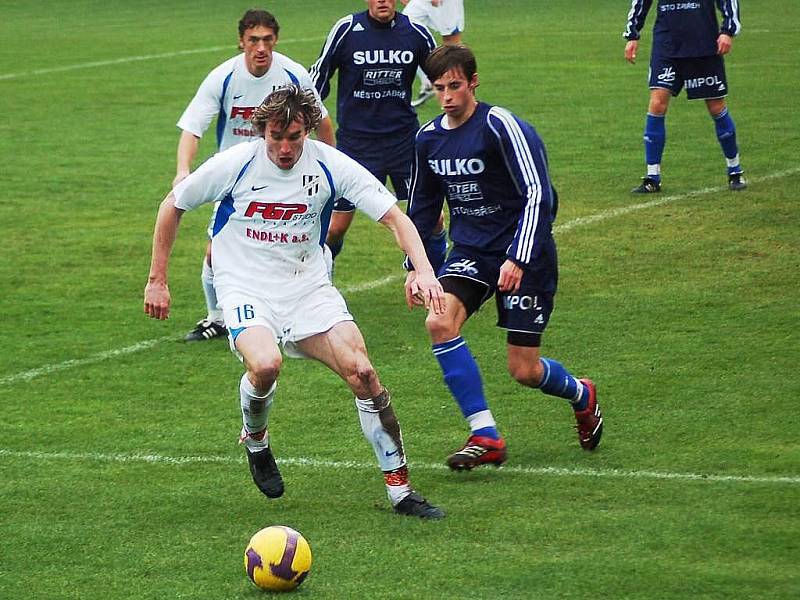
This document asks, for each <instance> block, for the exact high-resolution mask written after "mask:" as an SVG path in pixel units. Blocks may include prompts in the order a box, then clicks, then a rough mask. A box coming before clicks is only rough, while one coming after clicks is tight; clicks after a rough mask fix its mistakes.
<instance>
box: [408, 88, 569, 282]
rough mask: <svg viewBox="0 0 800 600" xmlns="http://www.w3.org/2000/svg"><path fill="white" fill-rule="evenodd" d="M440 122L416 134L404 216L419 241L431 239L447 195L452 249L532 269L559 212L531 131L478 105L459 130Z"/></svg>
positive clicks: (547, 242)
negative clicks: (499, 257)
mask: <svg viewBox="0 0 800 600" xmlns="http://www.w3.org/2000/svg"><path fill="white" fill-rule="evenodd" d="M442 119H443V115H440V116H438V117H436V118H435V119H434V120H433V121H431V122H430V123H428V124H426V125H424V126H423V127H422V128H421V129H420V130H419V132H418V133H417V140H416V148H415V158H414V164H413V167H412V171H411V188H410V192H409V194H410V199H409V204H408V216H409V217H410V218H411V220H412V221H413V222H414V225H415V226H416V227H417V230H418V231H419V234H420V237H421V238H422V240H423V241H427V240H428V238H429V237H430V236H431V233H432V232H433V230H434V227H435V225H436V221H437V219H438V217H439V214H440V212H441V209H442V205H443V201H444V199H445V198H447V205H448V208H449V211H450V239H451V240H452V241H453V244H454V245H455V246H463V247H467V248H473V249H475V250H477V251H478V252H479V253H480V254H500V255H502V254H505V255H506V256H507V257H508V258H509V259H511V260H512V261H514V262H515V263H516V264H517V265H519V266H521V267H523V268H524V267H530V266H535V263H536V261H537V259H538V258H539V257H540V256H541V255H542V251H543V250H544V249H545V248H547V247H549V246H550V245H551V244H552V243H553V238H552V223H553V221H554V220H555V216H556V211H557V208H558V204H557V199H556V196H555V191H554V189H553V187H552V185H551V183H550V176H549V175H548V172H547V155H546V154H545V149H544V144H542V140H541V139H539V136H538V134H537V133H536V130H535V129H534V128H533V126H532V125H530V124H529V123H526V122H525V121H522V120H521V119H518V118H517V117H515V116H514V115H513V114H511V113H510V112H508V111H507V110H505V109H503V108H500V107H499V106H490V105H488V104H484V103H483V102H479V103H478V105H477V107H476V109H475V112H474V113H473V114H472V116H471V117H470V118H469V119H468V120H467V121H466V122H465V123H464V124H462V125H461V126H460V127H457V128H455V129H446V128H444V127H443V126H442ZM406 266H407V267H408V266H409V265H408V264H407V265H406Z"/></svg>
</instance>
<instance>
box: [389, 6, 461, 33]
mask: <svg viewBox="0 0 800 600" xmlns="http://www.w3.org/2000/svg"><path fill="white" fill-rule="evenodd" d="M403 14H404V15H405V16H407V17H408V18H409V19H411V20H412V21H415V22H416V23H420V24H422V25H425V27H427V28H428V29H430V30H432V31H438V32H439V33H440V34H441V35H454V34H456V33H461V32H462V31H464V0H440V1H439V6H434V5H433V4H431V0H411V1H410V2H409V3H408V4H407V5H406V7H405V8H404V9H403Z"/></svg>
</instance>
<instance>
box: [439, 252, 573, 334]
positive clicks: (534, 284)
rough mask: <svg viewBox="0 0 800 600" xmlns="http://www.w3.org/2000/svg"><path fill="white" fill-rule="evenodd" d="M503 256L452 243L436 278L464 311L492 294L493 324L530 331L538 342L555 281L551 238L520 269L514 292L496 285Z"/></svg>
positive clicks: (551, 300) (548, 312) (469, 310)
mask: <svg viewBox="0 0 800 600" xmlns="http://www.w3.org/2000/svg"><path fill="white" fill-rule="evenodd" d="M506 258H507V257H506V255H505V254H486V253H482V252H480V251H478V250H476V249H472V248H465V247H460V246H454V247H453V249H452V250H451V251H450V254H449V255H448V257H447V260H446V261H445V263H444V265H443V266H442V268H441V269H440V270H439V281H441V283H442V287H443V288H444V290H445V291H446V292H449V293H451V294H453V295H455V296H456V297H457V298H458V299H459V300H461V302H462V303H463V304H464V306H465V308H466V309H467V313H468V314H472V313H474V312H475V311H476V310H478V308H480V306H481V305H482V304H483V303H484V302H486V301H487V300H488V299H489V298H491V297H492V295H494V296H495V304H496V306H497V326H498V327H501V328H503V329H506V330H508V331H509V332H519V333H522V334H533V335H534V336H536V341H537V342H538V337H539V336H541V335H542V333H543V332H544V330H545V328H546V327H547V323H548V322H549V321H550V314H551V313H552V312H553V299H554V297H555V294H556V287H557V284H558V266H557V264H558V263H557V258H556V246H555V242H554V241H553V240H552V239H551V240H550V243H549V244H548V245H547V247H546V248H545V249H544V251H543V253H542V256H541V257H540V259H539V260H537V261H536V264H534V265H532V266H531V267H529V268H527V269H526V270H525V271H524V273H523V275H522V281H521V282H520V287H519V290H517V291H516V292H501V291H499V290H498V289H497V280H498V278H499V277H500V267H501V266H502V265H503V263H504V262H505V261H506ZM536 345H538V343H537V344H536Z"/></svg>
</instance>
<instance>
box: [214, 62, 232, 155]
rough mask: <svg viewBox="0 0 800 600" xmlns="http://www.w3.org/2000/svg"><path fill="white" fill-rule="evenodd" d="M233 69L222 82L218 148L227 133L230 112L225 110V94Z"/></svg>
mask: <svg viewBox="0 0 800 600" xmlns="http://www.w3.org/2000/svg"><path fill="white" fill-rule="evenodd" d="M231 77H233V71H231V72H230V73H228V76H227V77H226V78H225V81H223V82H222V94H221V95H220V97H219V114H218V115H217V148H219V147H220V146H221V145H222V136H223V135H225V124H226V123H227V122H228V113H227V111H226V110H225V94H226V93H227V91H228V85H230V83H231Z"/></svg>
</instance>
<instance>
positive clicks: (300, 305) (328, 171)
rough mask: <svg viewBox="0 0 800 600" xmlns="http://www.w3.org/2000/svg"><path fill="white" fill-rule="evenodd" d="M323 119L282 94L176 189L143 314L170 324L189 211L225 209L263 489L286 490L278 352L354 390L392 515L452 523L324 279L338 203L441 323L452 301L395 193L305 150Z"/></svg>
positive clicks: (248, 410)
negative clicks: (347, 202)
mask: <svg viewBox="0 0 800 600" xmlns="http://www.w3.org/2000/svg"><path fill="white" fill-rule="evenodd" d="M321 118H322V114H321V111H320V109H319V105H318V101H317V98H316V96H315V94H314V93H313V92H312V91H311V90H304V89H302V88H300V87H299V86H297V85H289V86H286V87H285V88H281V89H279V90H277V91H275V92H273V93H272V94H270V95H269V96H268V97H267V99H266V100H265V101H264V103H263V104H262V105H261V106H259V107H258V108H257V109H256V111H255V114H254V117H253V128H254V131H255V133H256V135H257V136H260V137H257V138H254V139H255V140H256V141H252V142H250V143H247V144H239V145H237V146H235V147H232V148H229V149H228V150H226V151H224V152H220V153H219V154H216V155H215V156H213V157H212V158H210V159H209V160H207V161H206V162H205V163H204V164H203V165H201V166H200V167H199V168H198V169H197V170H196V171H195V172H194V173H192V174H190V175H188V176H187V177H186V178H185V179H183V181H181V182H180V183H179V184H178V185H176V186H175V188H174V189H173V190H172V191H171V192H170V193H169V194H168V195H167V197H166V198H165V199H164V201H163V202H162V204H161V207H160V209H159V213H158V218H157V220H156V226H155V233H154V236H153V256H152V262H151V267H150V275H149V277H148V283H147V287H146V288H145V304H144V307H145V312H146V313H147V314H148V315H150V316H151V317H153V318H156V319H166V318H167V317H168V316H169V308H170V294H169V288H168V287H167V270H168V268H167V267H168V262H169V255H170V252H171V249H172V246H173V244H174V242H175V237H176V235H177V232H178V226H179V224H180V218H181V215H182V214H183V212H184V211H186V210H191V209H194V208H197V207H198V206H201V205H202V204H204V203H208V202H220V206H219V209H218V210H217V215H218V219H217V222H216V223H215V238H214V264H215V268H216V273H215V279H216V283H217V291H218V293H219V301H220V305H221V306H222V309H223V312H224V314H225V321H226V323H227V324H228V327H229V328H230V340H231V349H232V350H234V351H235V352H236V353H237V354H238V355H239V356H240V358H241V359H242V360H243V362H244V365H245V367H246V372H245V374H244V375H243V376H242V379H241V382H240V384H239V391H240V402H241V408H242V419H243V429H242V435H241V440H242V441H243V442H244V444H245V451H246V454H247V460H248V463H249V465H250V472H251V474H252V476H253V481H254V482H255V483H256V485H257V487H258V488H259V490H261V492H262V493H264V494H265V495H266V496H267V497H269V498H277V497H279V496H281V495H283V491H284V485H283V478H282V477H281V474H280V471H279V470H278V466H277V464H276V462H275V458H274V456H273V453H272V449H271V447H270V444H269V434H268V429H267V427H268V417H269V412H270V408H271V405H272V403H273V400H274V397H275V388H276V384H277V379H278V374H279V372H280V370H281V367H282V362H283V359H282V355H281V350H280V346H282V347H283V348H284V350H285V352H286V354H287V355H288V356H293V357H297V358H313V359H316V360H318V361H320V362H321V363H323V364H325V365H326V366H328V367H329V368H330V369H331V370H332V371H334V372H335V373H336V374H337V375H339V376H340V377H341V378H342V379H343V380H344V381H345V383H347V385H348V386H349V387H350V389H351V390H352V391H353V393H354V394H355V403H356V407H357V409H358V415H359V419H360V421H361V428H362V431H363V433H364V436H365V437H366V438H367V440H369V442H370V443H371V444H372V446H373V449H374V451H375V455H376V457H377V459H378V463H379V465H380V468H381V470H382V471H383V476H384V482H385V484H386V491H387V494H388V496H389V499H390V500H391V503H392V505H393V507H394V510H395V511H396V512H398V513H400V514H403V515H410V516H417V517H421V518H427V519H439V518H442V517H443V516H444V513H443V512H442V511H441V510H440V509H438V508H437V507H435V506H432V505H431V504H429V503H428V502H427V501H425V499H424V498H422V496H420V495H419V494H417V493H416V492H414V490H413V489H412V488H411V485H410V483H409V479H408V468H407V466H406V457H405V452H404V450H403V438H402V434H401V432H400V424H399V423H398V421H397V417H396V416H395V412H394V408H393V407H392V405H391V402H390V396H389V392H388V391H387V390H386V388H384V387H383V386H382V385H381V382H380V380H379V379H378V375H377V373H376V372H375V369H374V368H373V366H372V364H371V362H370V360H369V357H368V356H367V350H366V347H365V345H364V339H363V337H362V336H361V332H360V331H359V329H358V327H357V326H356V324H355V323H354V322H353V317H352V316H351V315H350V312H349V311H348V309H347V305H346V304H345V302H344V299H343V298H342V296H341V294H340V293H339V292H338V290H336V288H334V287H333V285H332V284H331V281H330V279H329V277H328V271H327V268H326V265H325V261H324V258H323V252H322V248H321V244H320V239H321V238H322V236H324V235H325V227H326V226H327V219H328V216H329V215H330V211H331V208H332V207H333V201H334V199H335V198H336V197H338V196H339V195H341V194H347V195H348V197H349V198H350V199H351V200H352V201H353V202H354V203H355V204H356V205H357V206H358V207H359V208H360V209H361V210H363V211H364V212H365V213H366V214H367V215H369V217H370V218H372V219H374V220H375V221H379V222H380V223H381V224H382V225H384V226H385V227H387V228H388V229H389V230H391V231H392V232H393V233H394V235H395V239H396V240H397V243H398V245H399V246H400V247H401V248H402V249H403V250H404V251H406V252H408V253H410V254H411V255H412V256H413V257H414V260H415V261H419V264H420V274H419V276H418V278H417V283H418V284H419V285H418V287H417V288H415V289H414V290H413V292H414V293H415V294H419V295H421V296H422V297H423V298H424V301H425V304H426V305H427V306H429V307H430V309H431V311H432V312H433V313H440V312H441V311H442V310H443V300H444V298H443V296H444V292H443V291H442V288H441V285H440V284H439V282H438V281H437V280H436V277H435V275H434V273H433V268H432V267H431V265H430V264H429V263H428V260H427V258H426V257H425V250H424V248H423V246H422V241H421V240H420V239H419V235H418V234H417V231H416V229H415V228H414V226H413V225H412V223H411V221H409V219H408V217H406V216H405V215H404V214H403V213H402V212H401V211H400V209H399V208H397V206H396V204H395V198H394V197H393V196H392V195H391V194H390V193H389V191H388V190H387V189H386V188H385V187H384V186H383V185H381V184H380V183H379V182H378V181H376V180H375V178H374V177H372V175H370V174H369V173H368V172H367V171H366V169H364V168H363V167H362V166H360V165H359V164H357V163H356V162H355V161H353V160H352V159H350V158H348V157H347V156H345V155H344V154H342V153H341V152H338V151H337V150H336V149H334V148H331V147H330V146H327V145H325V144H323V143H320V142H317V141H314V140H307V139H306V136H307V134H308V133H309V132H310V131H311V130H313V129H316V128H317V127H318V126H319V122H320V119H321Z"/></svg>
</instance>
